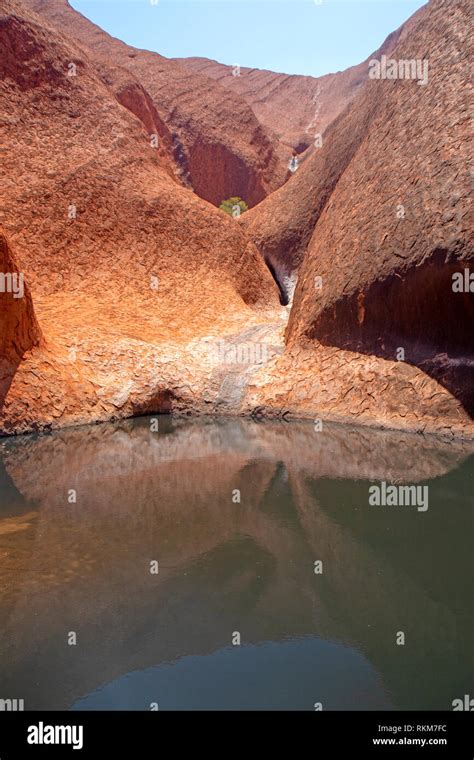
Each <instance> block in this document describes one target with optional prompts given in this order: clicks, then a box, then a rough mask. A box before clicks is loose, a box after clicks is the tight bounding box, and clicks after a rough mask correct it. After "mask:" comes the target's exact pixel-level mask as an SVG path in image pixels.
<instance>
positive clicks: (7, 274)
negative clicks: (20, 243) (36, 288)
mask: <svg viewBox="0 0 474 760" xmlns="http://www.w3.org/2000/svg"><path fill="white" fill-rule="evenodd" d="M40 343H41V331H40V328H39V326H38V322H37V321H36V316H35V313H34V309H33V303H32V301H31V295H30V292H29V290H28V287H27V285H26V283H25V281H24V275H23V273H22V272H19V271H18V268H17V266H16V264H15V261H14V258H13V254H12V252H11V249H10V246H9V244H8V241H7V239H6V237H5V235H4V233H3V232H2V230H1V228H0V414H1V412H2V409H3V405H4V401H5V397H6V395H7V393H8V391H9V389H10V385H11V382H12V379H13V377H14V375H15V372H16V370H17V367H18V365H19V364H20V362H21V361H22V359H23V358H24V356H25V355H26V354H27V353H28V352H29V351H30V350H31V349H32V348H34V347H35V346H39V345H40Z"/></svg>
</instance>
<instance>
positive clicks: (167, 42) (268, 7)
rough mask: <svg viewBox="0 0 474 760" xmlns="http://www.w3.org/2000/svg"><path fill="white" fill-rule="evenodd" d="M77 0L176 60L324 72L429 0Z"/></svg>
mask: <svg viewBox="0 0 474 760" xmlns="http://www.w3.org/2000/svg"><path fill="white" fill-rule="evenodd" d="M154 2H156V0H70V3H71V5H72V6H73V7H74V8H75V9H76V10H78V11H80V12H81V13H82V14H83V15H84V16H87V18H89V19H91V21H94V22H95V23H96V24H98V25H99V26H100V27H102V28H103V29H105V30H106V31H107V32H109V33H110V34H112V35H113V36H114V37H118V38H119V39H121V40H124V41H125V42H127V43H129V44H130V45H134V46H135V47H139V48H145V49H147V50H155V51H156V52H158V53H161V54H162V55H164V56H167V57H169V58H173V57H183V56H195V55H197V56H204V57H206V58H213V59H215V60H217V61H220V62H221V63H226V64H229V65H233V64H239V65H240V66H250V67H252V68H260V69H262V68H265V69H270V70H272V71H280V72H284V73H287V74H311V75H313V76H320V75H321V74H327V73H329V72H331V71H339V70H341V69H345V68H347V66H351V65H353V64H356V63H360V62H361V61H363V60H364V59H365V58H367V56H368V55H370V53H372V52H373V51H374V50H376V49H377V48H378V47H379V45H380V44H381V43H382V42H383V40H384V39H385V37H386V36H387V35H388V34H389V33H390V32H392V31H394V30H395V29H396V28H397V27H399V26H400V24H402V23H403V22H404V21H405V20H406V19H407V18H408V17H409V16H411V15H412V14H413V13H414V12H415V11H416V10H417V9H418V8H420V7H421V6H422V5H424V4H425V0H322V2H321V4H318V3H317V2H315V0H157V2H156V4H152V3H154Z"/></svg>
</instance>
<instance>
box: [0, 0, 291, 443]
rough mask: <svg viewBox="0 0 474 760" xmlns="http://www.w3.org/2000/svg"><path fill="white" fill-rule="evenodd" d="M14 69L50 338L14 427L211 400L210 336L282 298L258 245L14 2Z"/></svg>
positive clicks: (34, 256)
mask: <svg viewBox="0 0 474 760" xmlns="http://www.w3.org/2000/svg"><path fill="white" fill-rule="evenodd" d="M70 62H73V63H74V65H75V75H74V76H69V74H68V72H69V63H70ZM0 70H1V84H0V101H1V103H2V105H1V113H2V117H1V131H2V139H1V142H2V145H4V146H5V151H4V154H3V157H2V162H3V168H4V180H3V182H2V185H1V187H0V196H1V197H0V206H1V208H2V212H3V217H2V218H3V225H4V227H5V230H6V231H7V233H8V234H9V236H10V238H11V240H12V243H13V244H14V247H15V252H16V259H17V264H18V267H19V270H20V271H21V272H23V273H24V275H25V281H26V282H28V283H29V285H30V288H31V293H32V297H33V302H34V304H35V309H36V314H37V318H38V322H39V324H40V327H41V330H42V332H43V334H44V338H45V348H44V350H42V351H40V352H35V353H33V354H32V355H31V356H28V357H27V358H26V360H25V361H23V362H22V363H21V364H20V365H19V366H18V368H17V371H16V373H15V375H14V377H13V378H12V381H11V385H10V388H9V393H8V396H7V398H6V401H5V404H4V406H3V409H2V413H1V417H0V427H1V430H2V432H4V433H5V432H22V431H26V430H31V429H36V428H43V427H55V426H59V425H64V424H72V423H74V422H81V421H82V422H86V421H91V420H97V419H108V418H110V417H111V416H112V417H113V416H126V415H130V414H136V413H140V412H142V411H146V410H150V409H158V410H159V409H169V408H170V405H171V403H172V401H171V400H172V399H174V398H175V397H176V398H177V399H180V398H183V397H186V399H187V403H188V404H189V405H191V406H192V405H193V404H196V401H195V399H196V398H198V399H199V403H201V404H203V403H205V402H204V401H203V400H202V399H203V396H204V395H205V393H204V383H205V379H206V376H207V373H208V372H209V371H210V369H209V366H210V365H209V361H208V354H209V350H208V348H207V345H206V344H205V343H202V344H201V343H200V340H201V338H204V337H205V336H208V335H210V336H211V338H210V340H214V341H215V340H217V337H220V336H225V334H226V332H230V333H235V332H236V331H238V330H239V329H241V327H240V326H241V325H242V324H245V327H246V328H247V327H248V326H249V324H252V322H260V321H262V320H263V321H265V319H268V318H267V317H265V316H264V312H263V311H262V309H263V310H265V309H268V308H269V307H272V306H274V305H276V304H277V303H278V291H277V287H276V285H275V283H274V281H273V279H272V277H271V275H270V273H269V271H268V269H267V268H266V267H265V265H264V263H263V262H262V260H261V257H260V256H259V254H258V253H257V251H256V249H255V247H254V246H253V245H252V243H250V242H249V241H248V240H247V239H246V238H245V236H244V234H243V233H242V231H241V229H240V227H239V226H238V225H237V224H236V223H235V221H234V220H233V219H231V218H230V217H228V216H227V215H225V214H223V213H222V212H221V211H219V210H218V209H215V208H213V207H212V206H211V205H210V204H208V203H206V202H205V201H202V200H201V199H200V198H198V197H197V196H196V195H195V194H194V193H193V192H192V191H191V190H188V189H185V188H183V187H182V186H180V185H179V184H178V183H177V182H176V180H175V179H174V178H173V177H171V176H170V164H169V161H168V158H167V156H166V154H165V153H160V151H159V150H155V149H154V148H153V147H152V146H151V145H150V141H149V135H148V133H147V130H146V129H145V127H144V125H143V121H142V120H141V119H140V120H139V119H138V118H137V117H136V116H135V115H133V114H132V113H130V111H129V110H128V109H126V108H124V107H123V106H122V105H120V104H119V103H118V102H117V99H116V97H115V95H114V94H113V93H112V91H111V90H110V88H109V87H108V85H107V84H106V83H105V82H104V81H103V77H102V76H101V72H100V71H98V70H97V68H96V64H95V62H94V61H93V60H92V61H91V60H90V59H89V57H88V55H87V54H86V53H85V52H84V50H83V49H81V48H79V47H77V46H75V44H74V43H73V42H72V41H71V40H70V39H69V38H67V37H66V36H64V35H63V34H60V33H58V32H56V31H55V30H54V29H53V28H51V27H48V26H47V25H45V24H44V22H43V21H42V20H41V19H40V18H39V17H38V16H36V15H35V14H33V13H31V12H28V11H26V10H24V8H23V7H22V6H21V5H20V4H18V3H16V2H12V1H11V0H8V2H6V3H5V4H4V6H3V10H2V14H1V16H0ZM138 94H139V93H137V96H138ZM142 103H143V104H145V103H146V99H144V100H142ZM151 115H153V112H151ZM212 336H215V337H214V338H213V337H212ZM188 344H189V348H188ZM195 344H197V345H198V348H195ZM178 357H180V358H178ZM181 358H182V359H183V364H182V365H181ZM178 364H179V365H180V366H182V370H183V371H182V372H181V370H180V369H179V368H178ZM176 405H179V401H177V402H176Z"/></svg>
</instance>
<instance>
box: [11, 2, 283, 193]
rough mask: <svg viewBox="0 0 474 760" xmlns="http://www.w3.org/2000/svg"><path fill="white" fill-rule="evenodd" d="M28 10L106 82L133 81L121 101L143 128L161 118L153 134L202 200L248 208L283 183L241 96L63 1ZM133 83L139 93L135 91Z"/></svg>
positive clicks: (268, 143) (265, 136)
mask: <svg viewBox="0 0 474 760" xmlns="http://www.w3.org/2000/svg"><path fill="white" fill-rule="evenodd" d="M25 4H26V5H27V6H28V7H30V8H32V9H33V10H34V11H35V12H37V13H39V14H41V16H42V17H43V18H45V19H47V20H48V22H49V23H50V24H52V25H54V26H55V28H56V29H57V30H58V31H61V32H66V33H67V34H68V35H71V37H73V38H74V40H76V41H77V42H78V43H80V44H81V45H82V46H83V47H85V48H86V50H87V53H88V55H89V56H90V57H92V58H94V59H95V60H96V61H98V62H100V63H101V64H102V67H103V74H104V77H105V78H106V79H109V80H110V78H112V85H113V84H114V81H113V80H114V79H115V76H114V75H112V77H110V73H109V72H110V68H113V69H114V70H115V71H116V69H117V67H120V68H121V69H124V70H125V71H126V72H128V73H129V74H131V75H132V78H131V83H130V84H128V85H124V84H123V82H121V83H120V84H118V85H117V86H116V94H117V97H118V99H119V100H120V102H121V103H122V104H123V105H125V106H126V107H127V108H130V110H132V112H133V113H135V114H136V115H139V117H140V118H141V119H142V121H144V123H145V125H146V126H147V129H149V128H150V125H153V124H154V122H155V121H156V114H157V115H158V120H159V122H160V126H159V129H158V131H159V133H160V134H163V132H165V133H166V142H167V144H169V143H171V150H172V153H173V158H174V161H175V163H176V165H177V169H178V170H179V174H180V176H181V178H182V180H183V182H184V183H185V184H187V185H188V186H189V187H192V188H193V189H194V191H195V192H196V193H197V194H198V195H199V196H201V198H204V199H205V200H208V201H210V202H211V203H213V204H214V205H219V204H220V203H221V201H222V200H225V199H227V198H230V197H234V196H239V197H241V198H243V199H244V200H245V201H246V202H247V205H248V206H253V205H254V204H255V203H258V202H259V201H261V200H262V199H263V198H264V197H265V196H266V195H267V194H268V193H269V192H271V191H272V190H274V189H275V188H276V187H278V186H279V185H280V184H282V182H283V181H284V179H285V176H286V170H287V167H286V163H285V161H283V156H281V154H280V153H279V148H278V144H277V142H276V140H275V139H274V138H273V136H272V135H271V134H269V133H268V132H267V131H266V130H265V128H264V127H262V125H261V124H260V123H259V121H258V120H257V118H256V116H255V114H254V113H253V111H252V110H251V108H250V107H249V106H248V105H247V103H246V102H245V100H244V99H243V98H241V97H240V96H239V95H237V94H233V93H230V92H228V91H227V90H226V89H225V88H223V87H221V86H220V85H219V84H217V83H215V82H214V81H213V80H210V79H209V78H208V77H205V76H201V75H198V74H195V73H193V72H190V71H188V70H187V69H186V68H185V67H182V66H180V65H179V64H178V63H176V62H175V61H172V60H169V59H167V58H164V57H163V56H161V55H158V54H157V53H151V52H149V51H146V50H137V49H136V48H132V47H130V46H128V45H126V44H124V43H123V42H120V41H119V40H117V39H115V38H113V37H111V36H110V35H108V34H107V33H106V32H104V31H102V29H100V28H99V27H97V26H96V25H95V24H93V23H91V22H90V21H88V20H87V19H86V18H84V16H82V15H81V14H80V13H78V12H77V11H75V10H74V9H73V8H71V6H70V5H69V3H68V2H67V0H25ZM124 74H125V72H123V73H122V78H123V76H124ZM136 80H138V81H139V82H140V84H141V90H142V92H138V91H137V85H136ZM143 88H145V89H146V94H145V93H143ZM150 112H152V113H154V115H155V118H154V119H153V118H150V116H151V114H150ZM285 159H286V154H285Z"/></svg>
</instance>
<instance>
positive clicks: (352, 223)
mask: <svg viewBox="0 0 474 760" xmlns="http://www.w3.org/2000/svg"><path fill="white" fill-rule="evenodd" d="M471 27H472V13H471V12H470V10H469V3H468V2H467V1H466V0H459V2H456V3H448V2H445V0H433V2H431V3H430V5H429V6H427V7H425V8H424V9H422V12H421V13H419V14H417V15H416V16H415V17H413V18H412V19H411V21H410V23H409V24H408V25H407V33H406V34H403V35H401V36H400V39H399V42H398V44H397V46H396V47H395V49H394V51H393V52H392V54H391V55H392V57H393V58H395V59H397V60H411V59H424V58H428V59H429V81H428V84H426V85H421V86H420V85H419V84H418V82H417V81H411V80H408V81H407V80H406V79H403V80H391V81H390V80H385V81H384V80H375V79H374V80H368V81H367V83H366V85H365V86H364V88H363V90H362V91H361V93H360V94H359V95H358V96H357V98H356V99H355V101H354V103H353V105H352V107H351V108H350V110H349V111H348V112H346V114H345V116H344V117H342V118H341V119H340V121H339V122H338V123H337V124H335V125H334V133H333V135H332V136H331V138H330V140H328V144H327V145H326V147H325V149H323V151H324V150H325V151H326V161H327V162H328V165H329V166H330V167H332V166H334V165H335V163H336V162H337V158H336V156H335V153H336V151H335V145H337V144H342V145H344V144H345V143H346V140H345V138H344V139H342V141H341V142H340V143H337V140H338V138H340V137H341V130H344V131H345V132H346V134H351V133H352V134H353V135H354V136H355V135H357V140H358V141H359V145H356V150H355V151H352V155H351V153H350V151H349V152H348V153H346V156H345V158H344V161H347V166H346V167H345V168H344V167H342V168H343V171H342V172H341V174H340V176H339V178H338V180H337V182H336V183H335V184H334V187H332V188H330V189H329V192H327V194H326V197H325V198H324V208H323V209H322V212H321V210H320V209H319V208H318V213H317V216H318V217H319V218H318V221H317V224H316V227H315V229H314V233H313V235H312V238H311V242H310V243H309V247H308V250H307V253H306V257H305V259H304V262H303V265H302V268H301V273H300V278H299V281H298V285H297V289H296V293H295V300H294V305H293V309H292V312H291V315H290V321H289V325H288V329H287V339H288V345H289V349H290V352H289V354H288V355H287V356H286V357H284V359H283V360H281V362H280V365H279V367H277V368H276V370H275V371H276V375H275V377H273V376H272V378H271V379H270V378H269V377H268V375H267V377H266V383H269V382H271V380H273V383H274V384H273V387H272V390H271V392H269V394H270V393H271V394H274V395H273V401H272V402H271V406H274V404H275V401H274V399H275V398H277V397H278V390H279V385H280V387H281V391H280V393H281V397H280V399H279V401H278V403H279V404H282V403H285V404H288V405H289V406H290V407H291V408H292V409H293V411H295V410H298V409H300V411H301V410H302V409H304V408H305V407H306V409H308V408H309V407H317V406H318V405H321V410H322V409H323V408H327V406H328V404H329V405H330V407H331V409H332V410H334V408H335V407H334V403H333V401H332V397H333V394H335V397H339V401H338V403H337V404H336V405H337V406H338V410H337V411H338V412H339V413H340V414H341V415H342V416H344V415H347V416H352V415H353V416H358V417H360V418H364V417H366V416H367V415H370V414H375V415H376V416H377V417H378V418H379V419H383V418H384V417H385V418H387V417H390V416H392V415H393V413H394V412H395V414H396V413H397V412H396V411H395V409H396V407H398V409H397V411H398V415H399V416H401V417H406V416H410V417H411V423H412V424H413V422H414V420H413V418H416V419H418V422H417V423H415V426H416V427H417V428H419V429H425V428H426V425H427V424H429V425H430V426H434V427H439V428H442V427H443V426H444V425H445V424H446V421H447V418H448V417H452V421H453V423H455V427H456V428H458V425H461V426H463V425H464V426H467V427H468V428H469V427H471V428H472V423H469V416H470V415H471V416H472V412H473V409H474V384H473V359H472V338H471V334H472V325H473V324H474V304H473V296H472V293H456V292H453V287H452V286H453V279H452V276H453V273H454V272H456V271H464V270H465V269H466V268H467V267H468V265H469V262H472V259H473V256H474V248H473V242H472V241H473V235H472V219H470V218H469V208H470V192H471V190H470V181H469V173H468V164H469V156H470V154H471V153H472V147H470V143H471V133H470V131H469V115H468V107H467V102H468V87H469V82H468V71H469V65H468V56H467V50H468V39H469V32H470V29H471ZM323 151H322V153H321V157H320V158H319V159H318V158H317V157H315V158H314V159H312V161H313V163H312V165H311V166H310V165H309V164H308V165H307V166H306V167H304V172H306V173H307V174H311V172H312V171H313V172H314V167H315V166H316V165H318V166H319V167H322V166H324V162H325V157H324V152H323ZM328 151H330V152H331V154H332V156H327V152H328ZM318 161H319V164H317V163H316V162H318ZM305 182H306V183H308V179H307V177H305V176H304V174H303V172H302V175H301V177H300V178H297V177H295V179H294V180H292V181H291V182H290V183H288V185H287V186H286V187H285V188H282V189H281V190H280V191H278V192H277V193H276V194H275V196H274V197H272V199H270V203H275V202H276V200H275V199H277V198H280V199H281V198H282V197H283V198H284V199H285V200H286V201H288V199H289V197H290V195H291V201H292V208H295V209H296V214H298V203H301V204H303V205H304V204H305V197H304V195H301V194H300V192H299V191H300V190H301V188H302V187H304V183H305ZM318 187H319V188H321V185H319V186H318ZM331 190H332V192H331ZM280 202H281V201H280ZM263 205H264V204H262V206H263ZM283 205H284V204H283ZM256 211H257V210H256ZM284 213H285V212H284ZM300 213H301V212H300ZM471 268H472V266H471ZM324 347H327V348H324ZM333 347H335V348H333ZM340 349H344V351H343V352H341V351H340ZM399 349H400V351H399ZM292 351H293V352H296V353H295V355H294V357H293V361H292V362H291V366H292V370H291V372H292V373H293V377H292V379H291V381H290V382H288V379H287V378H285V379H284V380H283V379H282V373H284V372H285V371H286V372H287V371H288V362H290V358H289V356H290V355H291V352H292ZM297 354H299V358H295V357H296V355H297ZM303 355H304V363H299V362H300V360H301V362H303ZM368 355H370V358H369V359H368V358H367V356H368ZM400 359H401V361H397V360H400ZM408 365H413V366H408ZM343 368H344V369H343ZM418 368H419V369H418ZM420 370H423V374H420ZM308 372H314V373H317V376H318V381H317V382H318V387H317V388H316V389H314V390H311V389H309V388H307V375H308ZM343 373H344V374H343ZM428 375H430V376H431V377H432V378H434V380H435V381H436V383H433V382H432V381H428V379H427V376H428ZM298 378H301V383H299V382H298ZM298 387H299V390H298V394H300V395H301V398H297V395H296V394H295V389H296V388H298ZM441 387H444V389H447V391H449V392H450V393H451V394H452V396H451V398H449V396H448V395H446V391H445V392H442V391H441V390H440V388H441ZM408 388H409V389H410V390H409V392H408V394H407V389H408ZM303 389H304V390H303ZM403 396H405V397H406V398H407V399H409V403H406V402H405V401H402V397H403ZM453 398H454V399H455V400H453ZM395 399H396V400H395ZM440 404H441V405H440ZM375 407H377V409H375ZM369 410H370V411H369ZM456 417H457V418H458V423H457V422H456Z"/></svg>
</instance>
